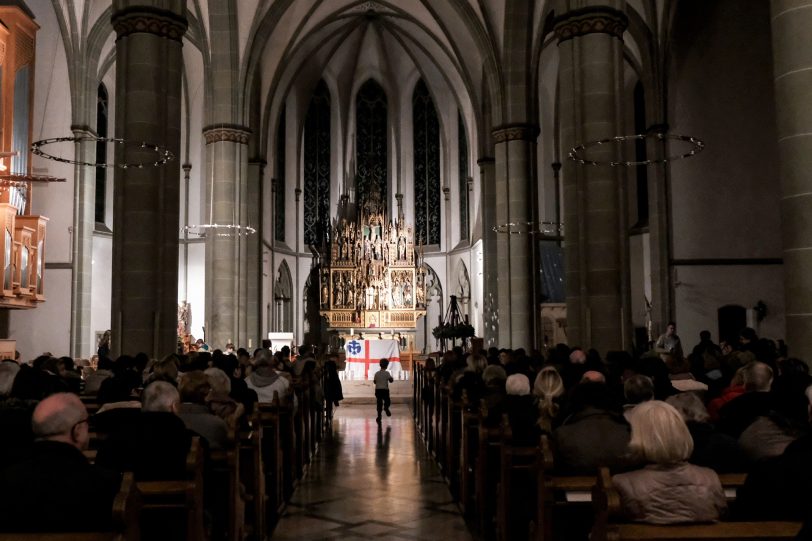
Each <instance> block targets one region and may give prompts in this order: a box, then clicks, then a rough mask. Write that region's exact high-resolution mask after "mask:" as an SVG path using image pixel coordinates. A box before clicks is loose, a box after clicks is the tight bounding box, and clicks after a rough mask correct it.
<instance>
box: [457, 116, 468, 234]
mask: <svg viewBox="0 0 812 541" xmlns="http://www.w3.org/2000/svg"><path fill="white" fill-rule="evenodd" d="M457 137H458V139H459V165H460V181H459V187H460V240H468V137H467V136H466V135H465V122H464V121H463V120H462V113H459V112H458V113H457Z"/></svg>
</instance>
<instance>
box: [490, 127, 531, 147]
mask: <svg viewBox="0 0 812 541" xmlns="http://www.w3.org/2000/svg"><path fill="white" fill-rule="evenodd" d="M491 135H493V140H494V142H495V143H496V144H499V143H504V142H506V141H530V142H531V143H532V142H535V141H536V138H537V137H538V136H539V127H538V125H537V124H523V123H517V124H503V125H501V126H496V127H495V128H494V129H493V130H492V131H491Z"/></svg>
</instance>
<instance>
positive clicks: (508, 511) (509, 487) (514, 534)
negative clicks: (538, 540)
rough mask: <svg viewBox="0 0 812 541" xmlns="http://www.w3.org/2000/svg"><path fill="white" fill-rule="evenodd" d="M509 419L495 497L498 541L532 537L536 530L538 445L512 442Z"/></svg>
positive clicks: (505, 430)
mask: <svg viewBox="0 0 812 541" xmlns="http://www.w3.org/2000/svg"><path fill="white" fill-rule="evenodd" d="M511 439H512V438H511V430H510V422H509V421H508V419H507V416H505V418H504V420H503V421H502V444H501V449H500V460H499V483H498V488H497V498H496V531H497V539H498V540H499V541H509V540H512V539H529V536H530V532H531V531H533V530H534V527H532V526H531V522H532V521H533V520H534V519H535V513H534V509H535V507H536V505H535V499H536V497H537V495H536V486H535V480H536V478H537V476H538V469H539V450H538V447H528V446H515V445H512V443H511Z"/></svg>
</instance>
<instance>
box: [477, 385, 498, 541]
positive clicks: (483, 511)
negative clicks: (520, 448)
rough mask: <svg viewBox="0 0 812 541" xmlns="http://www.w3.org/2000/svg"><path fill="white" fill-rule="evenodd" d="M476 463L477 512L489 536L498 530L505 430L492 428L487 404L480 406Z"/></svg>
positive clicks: (496, 427)
mask: <svg viewBox="0 0 812 541" xmlns="http://www.w3.org/2000/svg"><path fill="white" fill-rule="evenodd" d="M477 436H478V437H477V441H478V445H477V461H476V469H475V471H476V474H475V481H474V482H475V486H476V509H477V513H478V515H479V527H480V530H481V531H482V532H483V534H484V535H485V536H489V535H491V534H492V533H493V530H494V518H495V514H496V492H497V485H498V483H499V473H500V466H499V464H500V460H501V455H502V426H501V425H499V424H489V420H488V410H487V407H486V405H485V401H484V400H483V401H481V402H480V413H479V431H478V434H477Z"/></svg>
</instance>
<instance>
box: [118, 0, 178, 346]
mask: <svg viewBox="0 0 812 541" xmlns="http://www.w3.org/2000/svg"><path fill="white" fill-rule="evenodd" d="M112 23H113V27H114V28H115V31H116V35H117V40H116V131H115V133H116V136H117V137H121V138H123V139H125V140H127V141H131V142H138V143H140V142H142V141H143V142H148V143H153V144H158V145H161V146H163V147H166V148H167V149H168V150H170V151H171V152H172V153H173V154H174V155H175V159H174V160H172V161H170V162H169V163H167V164H165V165H163V166H158V167H153V166H152V165H151V164H152V162H154V161H155V159H156V155H155V153H154V152H153V151H152V150H151V149H150V148H140V147H139V146H137V145H135V146H133V145H125V146H119V148H118V149H117V151H116V160H117V162H118V163H125V162H126V163H139V162H144V163H147V164H149V165H147V166H145V167H144V168H137V167H129V168H127V169H120V168H119V169H116V173H115V183H116V187H115V202H114V216H115V218H114V228H113V299H112V305H113V309H112V312H113V313H112V322H113V325H112V327H113V329H112V330H113V353H114V355H118V354H121V353H127V354H135V353H138V352H145V353H147V354H149V355H151V356H155V357H157V356H162V355H165V354H167V353H171V352H173V351H175V350H176V348H177V296H178V237H179V219H180V218H179V214H180V168H181V166H180V163H179V158H178V154H179V151H180V140H181V138H180V132H181V123H180V116H181V99H180V97H181V73H182V68H183V56H182V50H181V47H182V43H181V40H182V38H183V35H184V33H185V32H186V28H187V21H186V18H185V5H184V4H183V3H182V2H170V1H166V0H153V1H151V2H150V1H148V0H138V1H136V0H114V1H113V16H112Z"/></svg>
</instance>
